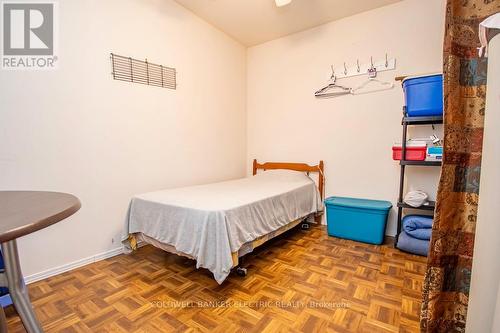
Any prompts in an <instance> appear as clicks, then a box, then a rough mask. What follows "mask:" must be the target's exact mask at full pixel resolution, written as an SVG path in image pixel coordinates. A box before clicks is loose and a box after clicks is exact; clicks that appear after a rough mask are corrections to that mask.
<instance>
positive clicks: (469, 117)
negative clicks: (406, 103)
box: [420, 0, 500, 332]
mask: <svg viewBox="0 0 500 333" xmlns="http://www.w3.org/2000/svg"><path fill="white" fill-rule="evenodd" d="M499 11H500V0H448V2H447V8H446V33H445V41H444V101H445V111H444V118H445V119H444V156H443V166H442V170H441V179H440V182H439V189H438V195H437V206H436V214H435V219H434V225H433V230H432V240H431V245H430V251H429V258H428V268H427V272H426V276H425V281H424V288H423V303H422V312H421V321H420V324H421V330H422V332H464V331H465V320H466V317H467V303H468V300H469V287H470V277H471V268H472V254H473V253H472V252H473V249H474V233H475V227H476V225H475V224H476V216H477V204H478V200H479V178H480V174H481V151H482V142H483V123H484V112H485V97H486V77H487V58H480V57H479V55H478V47H479V46H480V42H479V34H478V30H479V23H481V22H482V21H483V20H484V19H485V18H487V17H488V16H490V15H493V14H495V13H497V12H499Z"/></svg>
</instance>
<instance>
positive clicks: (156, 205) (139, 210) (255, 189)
mask: <svg viewBox="0 0 500 333" xmlns="http://www.w3.org/2000/svg"><path fill="white" fill-rule="evenodd" d="M320 210H322V202H321V198H320V195H319V192H318V189H317V187H316V184H315V183H314V181H313V180H312V179H311V178H309V177H308V176H307V175H305V174H304V173H301V172H296V171H290V170H270V171H265V172H263V173H260V174H258V175H256V176H252V177H248V178H243V179H237V180H232V181H226V182H220V183H214V184H208V185H200V186H191V187H184V188H177V189H170V190H164V191H157V192H151V193H145V194H141V195H137V196H135V197H134V198H133V199H132V201H131V203H130V207H129V211H128V214H127V219H126V227H125V235H124V237H123V243H124V246H125V249H126V251H130V250H131V249H132V247H133V244H131V243H130V237H129V235H136V234H141V235H143V236H145V237H147V239H150V240H155V241H157V242H159V243H161V244H164V245H168V246H170V247H172V250H175V251H176V252H178V253H181V254H184V255H186V256H189V257H191V258H193V259H195V260H196V262H197V267H204V268H207V269H208V270H210V271H211V272H212V273H213V274H214V278H215V280H216V281H217V282H218V283H222V282H223V281H224V280H225V278H226V277H227V276H228V275H229V273H230V271H231V268H232V267H233V253H237V252H238V251H239V250H240V249H241V248H242V246H243V245H244V244H248V243H251V242H252V241H254V240H257V239H259V238H260V237H263V236H265V235H267V234H270V233H273V232H275V231H277V230H279V229H280V228H282V227H283V226H286V225H288V224H290V223H291V222H294V221H297V220H299V219H301V218H304V217H307V216H309V215H310V214H312V213H315V212H318V211H320ZM170 252H172V251H170Z"/></svg>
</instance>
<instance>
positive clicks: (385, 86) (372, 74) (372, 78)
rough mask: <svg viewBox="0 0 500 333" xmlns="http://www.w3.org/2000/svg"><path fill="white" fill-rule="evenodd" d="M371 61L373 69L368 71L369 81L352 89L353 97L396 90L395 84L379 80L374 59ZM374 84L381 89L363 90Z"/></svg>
mask: <svg viewBox="0 0 500 333" xmlns="http://www.w3.org/2000/svg"><path fill="white" fill-rule="evenodd" d="M370 61H371V68H369V69H368V80H366V81H365V82H363V83H362V84H361V85H359V86H357V87H355V88H352V89H351V92H350V93H351V94H352V95H361V94H368V93H372V92H377V91H383V90H389V89H392V88H394V83H393V82H387V81H381V80H379V79H377V78H376V77H377V69H376V68H375V66H373V58H371V57H370ZM387 61H388V60H387V54H386V64H387ZM373 83H376V84H378V86H379V88H376V89H368V90H363V88H365V87H367V86H368V85H371V84H373Z"/></svg>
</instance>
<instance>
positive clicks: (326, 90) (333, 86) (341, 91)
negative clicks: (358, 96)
mask: <svg viewBox="0 0 500 333" xmlns="http://www.w3.org/2000/svg"><path fill="white" fill-rule="evenodd" d="M336 81H337V77H336V76H335V70H334V69H333V66H332V75H331V76H330V83H329V84H328V85H327V86H325V87H323V88H321V89H320V90H318V91H316V92H315V93H314V96H316V97H318V98H329V97H337V96H342V95H347V94H350V93H351V88H348V87H344V86H341V85H338V84H337V83H335V82H336ZM331 90H333V91H331Z"/></svg>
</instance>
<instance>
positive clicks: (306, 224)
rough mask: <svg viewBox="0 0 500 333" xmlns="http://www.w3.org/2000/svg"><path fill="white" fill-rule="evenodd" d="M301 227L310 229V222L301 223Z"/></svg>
mask: <svg viewBox="0 0 500 333" xmlns="http://www.w3.org/2000/svg"><path fill="white" fill-rule="evenodd" d="M300 228H301V229H302V230H309V228H310V226H309V223H302V224H301V225H300Z"/></svg>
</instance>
